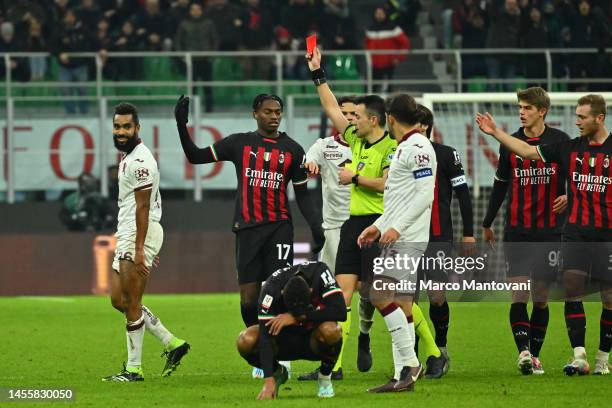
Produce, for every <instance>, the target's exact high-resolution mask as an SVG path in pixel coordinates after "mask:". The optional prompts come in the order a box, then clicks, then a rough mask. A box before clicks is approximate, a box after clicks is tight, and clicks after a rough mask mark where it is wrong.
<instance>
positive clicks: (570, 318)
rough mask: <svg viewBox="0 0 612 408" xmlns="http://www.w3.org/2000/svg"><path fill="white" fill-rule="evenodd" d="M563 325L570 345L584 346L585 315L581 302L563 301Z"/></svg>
mask: <svg viewBox="0 0 612 408" xmlns="http://www.w3.org/2000/svg"><path fill="white" fill-rule="evenodd" d="M565 325H566V326H567V335H568V336H569V339H570V344H571V345H572V347H584V336H585V334H586V316H585V314H584V306H583V305H582V302H565Z"/></svg>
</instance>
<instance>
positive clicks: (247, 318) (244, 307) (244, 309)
mask: <svg viewBox="0 0 612 408" xmlns="http://www.w3.org/2000/svg"><path fill="white" fill-rule="evenodd" d="M240 314H242V321H243V322H244V325H245V327H250V326H253V325H254V324H257V323H258V322H259V319H258V318H257V303H240Z"/></svg>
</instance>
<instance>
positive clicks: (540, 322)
mask: <svg viewBox="0 0 612 408" xmlns="http://www.w3.org/2000/svg"><path fill="white" fill-rule="evenodd" d="M517 99H518V108H519V117H520V120H521V124H522V125H523V126H521V127H520V128H519V129H518V130H517V131H516V132H515V133H513V134H512V136H513V137H514V138H516V139H518V140H521V141H523V142H525V143H527V144H529V145H530V146H539V145H545V144H550V143H557V142H566V141H568V140H569V136H568V135H567V134H566V133H564V132H562V131H561V130H558V129H554V128H551V127H549V126H547V125H546V124H545V123H544V120H545V118H546V115H547V113H548V111H549V109H550V98H549V96H548V94H547V93H546V91H545V90H544V89H542V88H540V87H533V88H527V89H524V90H519V91H518V92H517ZM565 180H566V176H565V173H563V172H561V171H560V170H559V165H558V164H557V163H544V162H542V161H540V160H528V159H523V158H522V157H520V156H517V155H516V154H515V153H512V152H510V151H509V150H508V149H507V148H506V147H505V146H503V145H501V146H500V148H499V162H498V165H497V171H496V173H495V181H494V184H493V190H492V191H491V198H490V200H489V206H488V208H487V214H486V215H485V219H484V221H483V227H484V236H485V240H487V241H489V242H493V241H494V240H495V236H494V233H493V230H492V229H491V225H492V224H493V220H494V219H495V216H496V214H497V211H498V210H499V208H500V207H501V205H502V203H503V202H504V199H505V198H506V196H508V201H507V210H506V220H505V231H504V241H505V242H506V244H505V246H504V254H505V257H506V268H507V278H508V281H509V282H517V283H526V282H527V281H528V280H529V278H530V277H531V288H532V290H531V297H532V300H533V308H532V312H531V319H530V318H529V314H528V313H527V303H528V302H529V295H530V293H529V291H523V290H521V291H519V290H515V291H512V305H511V306H510V327H511V329H512V334H513V336H514V341H515V343H516V347H517V349H518V352H519V358H518V368H519V370H520V371H521V372H522V373H523V374H525V375H528V374H533V373H535V374H543V373H544V370H543V368H542V364H541V362H540V360H539V355H540V350H541V348H542V345H543V343H544V337H545V336H546V329H547V327H548V318H549V312H548V303H547V301H548V290H549V287H550V284H551V283H552V282H554V281H555V280H556V278H557V273H558V266H559V265H558V258H559V257H558V253H559V252H558V251H559V246H560V244H559V242H560V240H561V229H562V227H563V223H564V219H565V214H563V211H564V210H565V208H566V205H567V196H566V195H565Z"/></svg>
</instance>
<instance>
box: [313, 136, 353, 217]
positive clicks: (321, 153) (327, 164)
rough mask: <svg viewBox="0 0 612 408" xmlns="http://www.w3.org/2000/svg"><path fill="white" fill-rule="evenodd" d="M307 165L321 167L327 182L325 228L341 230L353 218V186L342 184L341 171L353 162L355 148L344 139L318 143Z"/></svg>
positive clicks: (330, 138)
mask: <svg viewBox="0 0 612 408" xmlns="http://www.w3.org/2000/svg"><path fill="white" fill-rule="evenodd" d="M306 161H307V162H315V163H316V164H317V165H318V166H319V170H320V172H321V179H322V180H323V188H322V190H323V228H324V229H334V228H340V227H341V226H342V224H343V223H344V221H346V220H347V219H348V217H349V206H350V203H351V186H350V184H349V185H346V186H343V185H342V184H340V178H339V177H338V170H339V168H340V167H342V166H344V165H345V164H347V163H350V162H351V149H350V147H349V146H348V145H347V144H346V143H344V142H343V141H342V139H340V136H330V137H326V138H324V139H317V141H316V142H315V143H314V144H313V145H312V146H311V147H310V149H308V152H307V153H306Z"/></svg>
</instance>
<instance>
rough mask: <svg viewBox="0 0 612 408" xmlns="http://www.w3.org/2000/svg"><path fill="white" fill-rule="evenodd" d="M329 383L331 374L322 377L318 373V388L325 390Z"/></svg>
mask: <svg viewBox="0 0 612 408" xmlns="http://www.w3.org/2000/svg"><path fill="white" fill-rule="evenodd" d="M331 383H332V382H331V373H330V374H329V375H323V374H321V373H320V372H319V386H321V387H325V388H327V387H329V386H330V385H331Z"/></svg>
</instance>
